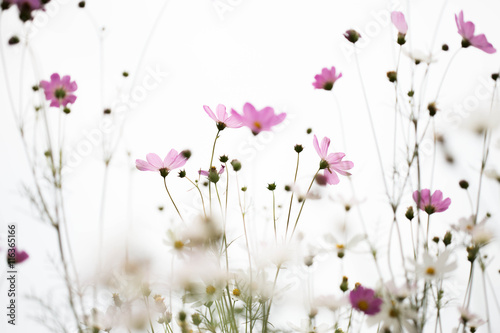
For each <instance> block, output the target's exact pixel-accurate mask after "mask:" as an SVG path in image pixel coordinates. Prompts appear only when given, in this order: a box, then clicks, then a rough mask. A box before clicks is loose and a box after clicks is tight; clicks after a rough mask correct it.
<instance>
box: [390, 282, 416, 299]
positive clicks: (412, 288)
mask: <svg viewBox="0 0 500 333" xmlns="http://www.w3.org/2000/svg"><path fill="white" fill-rule="evenodd" d="M385 288H386V289H387V291H388V292H389V294H390V295H392V296H393V297H394V298H396V300H397V301H398V302H402V301H403V300H404V299H406V298H407V297H409V296H411V295H413V294H415V292H416V290H417V285H416V284H413V285H409V284H407V283H404V284H402V285H400V286H398V285H396V283H395V282H394V281H389V282H387V283H386V284H385Z"/></svg>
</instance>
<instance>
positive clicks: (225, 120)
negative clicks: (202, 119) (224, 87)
mask: <svg viewBox="0 0 500 333" xmlns="http://www.w3.org/2000/svg"><path fill="white" fill-rule="evenodd" d="M203 109H205V112H206V113H207V114H208V116H209V117H210V118H212V119H213V120H214V121H215V123H216V124H217V129H218V130H219V131H222V130H223V129H224V128H226V127H229V128H240V127H241V126H243V125H242V124H241V121H239V120H237V119H236V118H235V117H234V116H230V115H229V114H228V113H227V112H226V107H225V106H224V105H222V104H219V105H217V109H216V111H215V113H214V112H213V111H212V110H211V109H210V107H208V106H206V105H203Z"/></svg>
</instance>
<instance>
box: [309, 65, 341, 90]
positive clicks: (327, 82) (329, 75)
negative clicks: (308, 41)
mask: <svg viewBox="0 0 500 333" xmlns="http://www.w3.org/2000/svg"><path fill="white" fill-rule="evenodd" d="M341 77H342V73H339V74H338V75H337V73H336V70H335V67H332V68H330V69H328V68H323V69H322V70H321V74H318V75H316V76H315V77H314V79H315V80H316V81H314V82H313V86H314V88H316V89H324V90H332V88H333V85H334V84H335V81H337V80H338V79H340V78H341Z"/></svg>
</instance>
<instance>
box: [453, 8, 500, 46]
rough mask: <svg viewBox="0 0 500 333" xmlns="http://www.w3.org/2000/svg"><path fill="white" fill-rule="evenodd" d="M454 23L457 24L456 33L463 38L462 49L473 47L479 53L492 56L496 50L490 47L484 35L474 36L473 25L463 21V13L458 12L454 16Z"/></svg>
mask: <svg viewBox="0 0 500 333" xmlns="http://www.w3.org/2000/svg"><path fill="white" fill-rule="evenodd" d="M455 21H456V22H457V27H458V33H459V34H460V36H462V37H463V39H462V47H464V48H466V47H469V46H471V45H472V46H474V47H476V48H478V49H480V50H481V51H484V52H486V53H489V54H492V53H495V52H496V51H497V50H496V49H495V48H494V47H493V45H491V44H490V43H489V42H488V40H487V39H486V36H485V35H484V34H480V35H476V36H474V30H475V29H476V27H475V25H474V23H472V22H470V21H467V22H465V21H464V12H463V11H460V14H458V16H457V15H455Z"/></svg>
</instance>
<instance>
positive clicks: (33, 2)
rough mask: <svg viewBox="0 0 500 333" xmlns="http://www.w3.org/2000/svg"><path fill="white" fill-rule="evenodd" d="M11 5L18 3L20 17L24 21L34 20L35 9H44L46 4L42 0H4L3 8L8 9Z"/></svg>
mask: <svg viewBox="0 0 500 333" xmlns="http://www.w3.org/2000/svg"><path fill="white" fill-rule="evenodd" d="M49 1H50V0H49ZM49 1H46V2H49ZM11 5H17V8H18V9H19V18H20V19H21V21H23V22H26V21H29V20H33V11H35V10H38V9H44V6H45V4H44V3H43V2H42V1H41V0H4V1H3V2H2V8H5V9H7V8H9V6H11Z"/></svg>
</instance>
